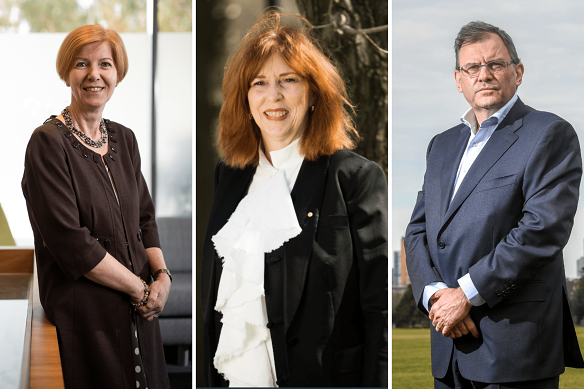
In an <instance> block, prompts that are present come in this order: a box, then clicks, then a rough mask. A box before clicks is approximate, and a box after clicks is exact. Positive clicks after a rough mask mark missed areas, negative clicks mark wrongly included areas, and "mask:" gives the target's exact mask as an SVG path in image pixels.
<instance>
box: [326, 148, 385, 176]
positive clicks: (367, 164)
mask: <svg viewBox="0 0 584 389" xmlns="http://www.w3.org/2000/svg"><path fill="white" fill-rule="evenodd" d="M363 169H365V170H376V171H380V172H382V173H383V170H382V169H381V166H379V165H378V164H377V163H375V162H373V161H371V160H369V159H367V158H365V157H363V156H362V155H360V154H357V153H355V152H354V151H351V150H347V149H341V150H338V151H336V152H335V153H334V154H333V155H331V156H330V160H329V170H333V171H343V172H346V173H358V172H359V171H360V170H363Z"/></svg>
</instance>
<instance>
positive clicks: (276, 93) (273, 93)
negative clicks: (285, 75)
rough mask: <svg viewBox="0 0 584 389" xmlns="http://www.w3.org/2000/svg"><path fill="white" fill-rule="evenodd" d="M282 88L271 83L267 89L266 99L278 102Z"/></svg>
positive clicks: (278, 84)
mask: <svg viewBox="0 0 584 389" xmlns="http://www.w3.org/2000/svg"><path fill="white" fill-rule="evenodd" d="M281 88H282V86H281V85H280V83H278V82H271V83H270V85H269V87H268V98H269V99H270V101H278V100H280V99H281V98H282V91H281Z"/></svg>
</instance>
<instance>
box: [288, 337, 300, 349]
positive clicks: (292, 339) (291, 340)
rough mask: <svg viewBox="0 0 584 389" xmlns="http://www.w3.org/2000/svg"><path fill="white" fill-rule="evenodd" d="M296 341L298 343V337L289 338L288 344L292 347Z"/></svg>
mask: <svg viewBox="0 0 584 389" xmlns="http://www.w3.org/2000/svg"><path fill="white" fill-rule="evenodd" d="M296 343H298V338H290V339H288V346H290V347H292V346H294V345H295V344H296Z"/></svg>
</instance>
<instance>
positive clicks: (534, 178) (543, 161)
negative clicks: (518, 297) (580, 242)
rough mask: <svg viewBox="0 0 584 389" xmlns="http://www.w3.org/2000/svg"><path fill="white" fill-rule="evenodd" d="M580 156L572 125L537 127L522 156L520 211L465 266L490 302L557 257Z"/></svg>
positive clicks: (568, 225)
mask: <svg viewBox="0 0 584 389" xmlns="http://www.w3.org/2000/svg"><path fill="white" fill-rule="evenodd" d="M581 176H582V160H581V155H580V145H579V142H578V138H577V135H576V132H575V131H574V129H573V128H572V126H571V125H570V124H569V123H568V122H566V121H564V120H562V119H559V118H558V119H557V120H555V121H553V122H551V123H550V124H549V125H547V127H546V128H545V129H544V130H543V131H542V132H541V134H540V139H539V140H538V141H537V143H536V146H535V147H534V149H533V152H532V153H531V155H530V157H529V160H528V162H527V165H526V168H525V172H524V177H523V183H522V191H523V198H524V202H523V207H522V217H521V220H520V221H519V223H518V225H517V227H515V228H513V229H512V230H511V231H510V232H509V233H508V234H507V235H506V236H505V237H504V238H503V239H502V240H501V241H500V242H499V244H497V246H496V247H495V248H494V250H492V251H491V252H490V253H489V254H488V255H486V256H485V257H483V258H481V259H480V260H479V261H478V262H477V263H475V264H474V265H473V266H472V267H470V269H469V273H470V277H471V279H472V281H473V283H474V285H475V287H476V288H477V290H478V292H479V293H480V295H481V296H482V297H483V298H484V299H485V300H486V302H487V304H488V305H489V306H490V307H493V306H495V305H496V304H498V303H499V302H500V301H502V300H503V299H505V298H506V297H507V296H508V295H509V294H510V293H511V291H513V290H515V289H516V287H518V286H520V285H522V284H523V283H525V282H526V281H528V280H530V279H531V278H532V277H533V275H534V274H535V273H537V272H538V271H540V270H541V268H542V267H543V266H545V265H547V264H548V263H551V262H553V261H554V260H557V259H558V258H561V257H560V253H561V251H562V249H563V247H564V246H565V245H566V243H567V242H568V238H569V237H570V232H571V230H572V226H573V224H574V215H575V213H576V207H577V205H578V196H579V188H580V179H581Z"/></svg>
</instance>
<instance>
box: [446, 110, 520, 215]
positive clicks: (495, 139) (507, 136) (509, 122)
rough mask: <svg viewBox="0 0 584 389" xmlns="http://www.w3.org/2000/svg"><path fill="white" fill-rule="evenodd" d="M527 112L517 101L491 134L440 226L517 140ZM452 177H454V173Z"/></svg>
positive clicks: (452, 184)
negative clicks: (517, 132) (518, 131)
mask: <svg viewBox="0 0 584 389" xmlns="http://www.w3.org/2000/svg"><path fill="white" fill-rule="evenodd" d="M529 111H530V108H529V107H527V106H526V105H525V104H523V102H522V101H521V100H520V99H517V101H516V102H515V105H514V106H513V108H511V110H510V111H509V113H508V114H507V116H506V117H505V119H504V120H503V122H502V123H500V124H499V126H498V127H497V129H496V130H495V131H494V132H493V135H491V138H490V139H489V141H488V142H487V144H486V145H485V147H484V148H483V150H482V151H481V153H480V154H479V155H478V157H477V159H476V160H475V161H474V163H473V164H472V166H471V168H470V169H469V171H468V173H467V174H466V176H465V177H464V180H463V181H462V183H461V185H460V187H459V188H458V191H457V192H456V195H455V196H454V199H452V203H451V204H450V206H449V207H448V211H447V212H446V215H445V216H444V219H442V226H444V224H445V223H447V222H448V220H449V219H450V217H451V216H452V215H453V214H454V213H455V212H456V210H457V209H458V208H459V207H460V206H461V205H462V203H463V202H464V200H466V198H467V197H468V196H469V195H470V193H471V192H472V191H473V189H474V188H475V187H476V186H477V184H478V183H479V182H480V180H481V179H482V178H483V177H484V175H485V174H487V172H488V171H489V170H490V169H491V168H492V167H493V165H494V164H495V163H496V162H497V161H498V160H499V159H500V158H501V156H503V154H505V152H507V150H508V149H509V147H511V145H512V144H513V143H515V141H516V140H517V138H518V136H517V134H515V131H517V130H518V129H519V128H520V127H521V126H522V125H523V117H524V116H525V115H526V114H527V113H528V112H529ZM457 167H458V166H457ZM454 175H456V172H455V173H454ZM450 186H451V187H452V186H454V181H452V183H451V185H450ZM442 190H444V187H442Z"/></svg>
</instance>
